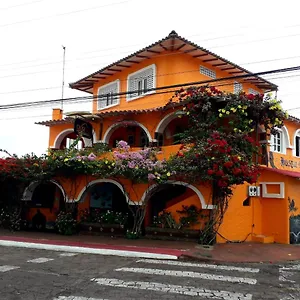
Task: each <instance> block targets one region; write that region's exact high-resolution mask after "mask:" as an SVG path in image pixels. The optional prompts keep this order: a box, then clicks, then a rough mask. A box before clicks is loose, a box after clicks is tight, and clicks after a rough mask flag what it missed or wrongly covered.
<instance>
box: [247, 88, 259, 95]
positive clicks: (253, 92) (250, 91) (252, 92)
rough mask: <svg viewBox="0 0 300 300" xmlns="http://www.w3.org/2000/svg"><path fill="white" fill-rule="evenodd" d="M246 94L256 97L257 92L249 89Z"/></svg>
mask: <svg viewBox="0 0 300 300" xmlns="http://www.w3.org/2000/svg"><path fill="white" fill-rule="evenodd" d="M248 93H249V94H253V95H257V94H258V91H256V90H254V89H251V88H250V89H249V90H248Z"/></svg>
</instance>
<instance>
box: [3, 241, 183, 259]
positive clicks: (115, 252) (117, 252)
mask: <svg viewBox="0 0 300 300" xmlns="http://www.w3.org/2000/svg"><path fill="white" fill-rule="evenodd" d="M0 246H6V247H19V248H27V249H42V250H52V251H64V252H74V253H85V254H100V255H115V256H125V257H138V258H154V259H172V260H175V259H178V256H180V254H181V253H178V256H176V255H171V254H161V253H151V252H141V251H138V248H137V251H131V250H115V249H99V248H89V247H80V246H78V247H76V246H62V245H55V244H42V243H27V242H17V241H7V240H1V239H0ZM149 251H151V250H149Z"/></svg>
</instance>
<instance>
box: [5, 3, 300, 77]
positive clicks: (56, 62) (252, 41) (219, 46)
mask: <svg viewBox="0 0 300 300" xmlns="http://www.w3.org/2000/svg"><path fill="white" fill-rule="evenodd" d="M129 1H130V0H129ZM299 26H300V25H299ZM199 35H201V34H198V35H191V36H189V37H192V36H199ZM299 35H300V33H297V34H293V35H283V36H278V37H272V38H268V39H258V40H251V41H246V42H237V43H234V44H227V45H218V46H213V47H210V48H222V47H227V46H231V45H239V44H245V43H246V44H248V43H254V42H259V41H268V40H276V39H279V38H286V37H293V36H299ZM234 36H240V35H239V34H234V35H227V36H220V37H215V38H210V39H202V40H195V42H205V41H211V40H216V39H223V38H229V37H234ZM177 45H181V42H178V43H175V44H174V46H177ZM128 47H131V46H123V47H115V48H106V49H103V50H99V51H98V52H102V51H110V50H113V49H122V48H128ZM132 51H134V50H128V51H123V52H119V53H118V54H122V53H126V54H127V53H128V52H132ZM93 52H97V51H88V52H84V53H93ZM175 54H177V53H168V54H165V55H166V56H168V55H175ZM110 55H111V53H108V54H106V55H97V56H92V57H84V58H77V59H72V60H67V62H71V61H79V60H88V59H94V58H99V57H105V56H110ZM156 56H164V54H162V55H154V56H152V57H156ZM298 57H299V56H295V57H291V58H298ZM286 59H289V58H286ZM275 60H278V59H275ZM275 60H267V61H275ZM35 61H39V60H30V61H24V63H26V62H35ZM267 61H266V62H267ZM20 63H22V62H18V63H11V64H4V65H0V66H10V65H15V64H20ZM59 63H61V62H60V61H58V60H57V61H54V62H48V63H43V64H38V65H32V66H23V67H17V68H13V69H23V68H25V69H26V68H32V67H39V66H44V65H52V64H59ZM255 63H258V62H255ZM245 64H251V63H245ZM2 70H3V69H2ZM5 70H11V68H10V69H5ZM28 74H29V73H25V74H21V75H28ZM31 74H32V73H31ZM33 74H34V73H33ZM12 76H15V75H12ZM0 78H4V77H0Z"/></svg>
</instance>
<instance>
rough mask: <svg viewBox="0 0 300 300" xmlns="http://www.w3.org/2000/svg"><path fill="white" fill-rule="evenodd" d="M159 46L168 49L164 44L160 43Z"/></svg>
mask: <svg viewBox="0 0 300 300" xmlns="http://www.w3.org/2000/svg"><path fill="white" fill-rule="evenodd" d="M159 46H161V47H162V48H163V49H164V50H166V51H168V48H166V47H165V46H164V45H162V44H161V43H160V44H159Z"/></svg>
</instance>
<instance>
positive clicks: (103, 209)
mask: <svg viewBox="0 0 300 300" xmlns="http://www.w3.org/2000/svg"><path fill="white" fill-rule="evenodd" d="M78 210H79V215H80V216H81V217H82V216H83V215H85V218H87V220H86V221H87V222H91V223H101V222H102V221H101V220H102V219H101V218H102V217H103V215H105V214H106V213H110V214H111V217H112V218H113V216H116V215H117V214H118V215H119V216H120V218H124V219H125V218H126V219H127V216H129V208H128V200H127V198H126V196H125V195H124V193H123V190H122V188H120V184H116V183H115V182H114V181H113V180H109V179H107V180H105V179H103V180H101V179H99V180H95V181H94V182H92V183H90V184H89V186H88V187H87V188H85V190H84V191H83V192H82V193H80V196H79V203H78ZM106 215H107V214H106ZM104 221H105V220H104ZM107 222H113V220H107Z"/></svg>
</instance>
